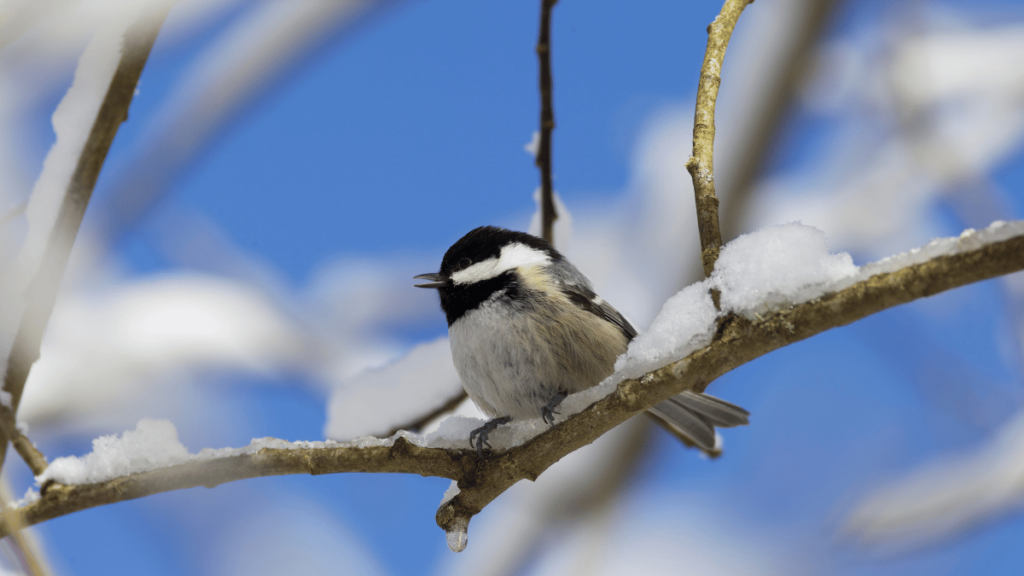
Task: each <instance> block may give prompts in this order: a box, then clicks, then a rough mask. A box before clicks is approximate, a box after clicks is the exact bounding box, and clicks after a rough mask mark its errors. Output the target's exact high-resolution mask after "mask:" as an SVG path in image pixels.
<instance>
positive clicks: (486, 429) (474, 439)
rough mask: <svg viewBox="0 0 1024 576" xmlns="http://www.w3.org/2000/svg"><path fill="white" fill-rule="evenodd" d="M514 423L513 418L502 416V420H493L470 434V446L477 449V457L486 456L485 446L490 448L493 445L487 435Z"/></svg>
mask: <svg viewBox="0 0 1024 576" xmlns="http://www.w3.org/2000/svg"><path fill="white" fill-rule="evenodd" d="M511 421H512V417H511V416H502V417H501V418H493V419H491V420H488V421H487V423H486V424H484V425H483V426H481V427H479V428H477V429H476V430H473V431H472V432H470V433H469V445H470V447H472V448H476V454H477V456H481V457H482V456H483V455H484V446H486V447H488V448H490V447H491V443H490V442H488V441H487V435H488V434H490V433H491V432H494V430H495V429H496V428H497V427H498V426H501V425H502V424H508V423H509V422H511Z"/></svg>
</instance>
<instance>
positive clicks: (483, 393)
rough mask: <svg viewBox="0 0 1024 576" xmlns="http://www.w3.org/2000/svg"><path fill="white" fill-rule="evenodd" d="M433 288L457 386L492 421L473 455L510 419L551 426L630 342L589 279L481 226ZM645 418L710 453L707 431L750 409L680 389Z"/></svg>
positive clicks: (537, 244) (516, 237)
mask: <svg viewBox="0 0 1024 576" xmlns="http://www.w3.org/2000/svg"><path fill="white" fill-rule="evenodd" d="M415 278H418V279H424V280H429V281H430V282H429V283H426V284H417V285H416V286H417V287H419V288H436V289H437V291H438V294H440V296H441V309H442V310H443V311H444V313H445V316H446V317H447V318H448V336H449V339H450V340H451V348H452V359H453V360H454V362H455V368H456V370H457V371H458V373H459V377H460V378H461V379H462V385H463V387H464V388H465V389H466V392H467V393H468V394H469V397H470V398H471V399H472V400H473V402H475V403H476V405H477V406H478V407H480V410H482V411H483V412H484V413H485V414H487V415H488V416H490V417H491V418H492V420H490V421H489V422H488V423H487V424H486V425H484V426H482V427H480V428H478V429H476V430H474V431H473V432H472V433H471V434H470V444H471V445H473V446H474V447H475V448H476V449H477V451H478V452H481V451H482V450H483V447H484V446H488V443H487V435H488V433H489V432H491V431H493V430H494V429H495V428H496V427H498V426H500V425H501V424H505V423H507V422H509V421H511V420H513V419H517V420H519V419H528V418H536V417H537V416H540V417H541V418H543V419H544V421H545V422H547V423H548V424H552V423H553V422H554V414H557V412H555V408H556V407H557V406H558V404H559V403H560V402H561V401H562V400H563V399H564V398H565V397H566V396H567V395H569V394H572V393H574V392H579V391H581V390H585V389H587V388H590V387H591V386H594V385H596V384H598V383H599V382H601V381H602V380H604V379H605V378H606V377H607V376H609V375H610V374H611V373H612V372H613V370H614V366H615V359H616V358H618V357H619V355H621V354H622V353H624V352H625V351H626V347H627V345H628V344H629V342H630V340H632V339H633V337H634V336H636V330H635V329H634V328H633V326H632V325H631V324H630V323H629V322H628V321H627V320H626V319H625V318H624V317H623V316H622V314H619V312H618V311H617V310H615V308H612V306H611V305H610V304H608V303H607V302H605V301H604V300H603V299H601V297H600V296H598V295H597V294H596V293H594V289H593V288H592V287H591V284H590V281H589V280H587V277H586V276H584V275H583V274H582V273H580V271H579V270H577V269H576V267H575V266H573V265H572V264H571V263H569V261H568V260H566V259H565V257H563V256H562V255H561V254H560V253H559V252H558V251H557V250H555V249H554V248H553V247H552V246H551V245H550V244H548V243H547V242H545V241H544V240H542V239H540V238H537V237H536V236H531V235H529V234H525V233H523V232H514V231H511V230H505V229H504V228H496V227H493V226H482V227H480V228H477V229H475V230H473V231H471V232H470V233H468V234H466V235H465V236H463V237H462V238H461V239H460V240H459V241H458V242H456V243H455V244H453V245H452V247H451V248H449V249H448V252H446V253H445V255H444V259H443V260H442V261H441V270H440V271H439V272H437V273H431V274H421V275H419V276H416V277H415ZM648 413H649V414H650V415H651V416H653V417H654V418H655V419H656V420H657V421H658V422H659V423H660V424H662V425H663V426H664V427H665V428H667V429H668V430H669V431H670V432H672V433H674V434H675V435H676V436H678V437H680V438H681V439H682V440H683V441H684V442H686V443H687V444H688V445H691V446H697V447H698V448H700V449H701V450H704V451H705V452H706V453H708V454H711V455H717V454H718V450H717V449H716V447H715V431H714V427H715V426H720V427H731V426H738V425H741V424H747V417H748V416H749V413H748V412H747V411H746V410H744V409H743V408H740V407H739V406H735V405H733V404H730V403H728V402H725V401H723V400H719V399H718V398H715V397H713V396H708V395H706V394H700V393H697V392H683V393H682V394H679V395H678V396H675V397H673V398H670V399H669V400H666V401H665V402H662V403H660V404H658V405H657V406H654V407H653V408H651V409H650V410H648Z"/></svg>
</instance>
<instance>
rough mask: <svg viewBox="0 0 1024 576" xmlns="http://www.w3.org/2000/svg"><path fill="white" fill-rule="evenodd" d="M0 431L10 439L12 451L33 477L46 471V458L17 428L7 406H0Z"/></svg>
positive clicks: (11, 411)
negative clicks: (16, 453)
mask: <svg viewBox="0 0 1024 576" xmlns="http://www.w3.org/2000/svg"><path fill="white" fill-rule="evenodd" d="M0 430H2V431H3V433H4V435H5V436H6V437H7V438H8V439H10V441H11V444H13V445H14V449H15V450H17V451H18V454H20V455H21V457H22V459H23V460H25V464H28V467H29V470H31V471H32V475H33V476H38V475H40V474H42V473H43V471H44V470H46V457H45V456H43V453H42V452H40V451H39V450H38V449H37V448H36V447H35V445H34V444H32V441H30V440H29V439H28V437H26V436H25V434H24V433H23V432H22V431H21V429H19V428H18V423H17V421H16V419H15V416H14V411H13V410H11V409H10V408H9V407H7V406H0Z"/></svg>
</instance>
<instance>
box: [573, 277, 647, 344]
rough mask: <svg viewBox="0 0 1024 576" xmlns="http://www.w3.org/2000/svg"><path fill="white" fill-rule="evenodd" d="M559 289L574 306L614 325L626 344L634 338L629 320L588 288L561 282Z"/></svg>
mask: <svg viewBox="0 0 1024 576" xmlns="http://www.w3.org/2000/svg"><path fill="white" fill-rule="evenodd" d="M559 289H560V290H561V291H562V294H565V296H566V298H568V299H569V301H570V302H572V303H573V304H575V305H576V306H579V307H580V308H581V309H583V310H586V311H587V312H590V313H591V314H595V315H597V316H599V317H600V318H603V319H604V320H607V321H608V322H611V323H612V324H614V325H615V326H616V327H617V328H618V329H619V331H621V332H622V335H623V336H625V337H626V341H627V342H628V341H630V340H632V339H633V338H634V337H635V336H636V328H633V325H632V324H630V323H629V320H626V318H625V317H623V316H622V314H619V311H618V310H616V309H615V308H614V307H613V306H612V305H611V304H609V303H607V302H605V301H604V299H603V298H601V297H600V296H598V295H597V293H595V292H594V290H593V289H592V288H591V287H590V286H588V285H586V284H570V283H565V282H563V283H562V284H560V285H559Z"/></svg>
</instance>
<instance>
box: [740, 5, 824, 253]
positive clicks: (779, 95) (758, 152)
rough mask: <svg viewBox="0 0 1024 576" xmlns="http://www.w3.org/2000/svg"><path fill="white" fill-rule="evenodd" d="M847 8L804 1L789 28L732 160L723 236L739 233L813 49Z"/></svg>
mask: <svg viewBox="0 0 1024 576" xmlns="http://www.w3.org/2000/svg"><path fill="white" fill-rule="evenodd" d="M841 8H842V2H841V0H816V1H814V2H808V3H806V4H803V5H801V6H800V8H799V11H800V17H799V19H798V21H796V22H794V29H790V30H787V32H786V33H787V34H789V35H790V36H791V38H790V42H788V43H787V45H786V47H785V49H784V50H783V51H782V53H781V54H780V55H779V59H780V60H781V66H779V68H778V69H777V70H776V73H775V74H772V77H771V78H770V79H768V81H767V82H766V83H765V85H764V86H763V87H761V88H760V89H759V90H758V98H757V103H756V106H757V110H758V113H757V114H756V116H755V117H754V119H753V121H752V122H749V123H746V124H745V126H744V131H743V138H742V140H741V142H739V144H738V146H737V147H736V153H735V154H734V155H732V157H731V160H730V163H731V165H730V166H729V172H730V178H729V182H730V188H729V195H728V197H726V198H725V204H724V206H723V209H722V213H721V226H722V239H723V241H725V242H728V241H729V240H730V239H732V238H735V237H736V236H738V235H739V234H740V226H741V223H742V220H743V218H744V216H745V215H746V212H747V210H748V206H749V205H750V200H751V198H752V197H753V194H754V185H755V184H756V182H757V180H756V179H757V178H758V177H759V176H760V175H761V173H762V172H763V171H764V169H765V165H766V163H767V161H768V159H769V151H770V150H771V143H772V142H773V141H774V140H775V139H776V137H777V136H778V135H779V132H780V131H781V129H782V126H783V121H784V120H785V118H786V114H785V113H786V111H787V110H788V109H789V108H791V107H792V106H793V100H794V98H795V96H796V94H797V93H798V91H799V89H800V86H801V83H802V81H803V79H804V77H806V75H807V73H808V70H809V68H810V65H811V60H812V59H811V58H810V55H811V54H813V53H814V46H815V44H816V43H817V42H818V41H819V40H820V39H821V38H822V36H823V35H824V33H825V31H826V30H827V29H828V26H829V24H830V23H831V22H832V19H833V16H834V15H835V14H836V13H837V12H838V11H839V10H840V9H841Z"/></svg>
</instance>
